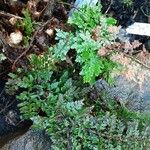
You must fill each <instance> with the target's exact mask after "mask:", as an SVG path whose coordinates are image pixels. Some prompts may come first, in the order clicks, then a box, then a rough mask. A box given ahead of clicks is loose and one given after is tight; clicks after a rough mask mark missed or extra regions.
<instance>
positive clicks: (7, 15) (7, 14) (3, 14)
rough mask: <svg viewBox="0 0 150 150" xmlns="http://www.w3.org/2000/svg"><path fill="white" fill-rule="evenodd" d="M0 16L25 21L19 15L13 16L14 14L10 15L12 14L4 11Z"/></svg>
mask: <svg viewBox="0 0 150 150" xmlns="http://www.w3.org/2000/svg"><path fill="white" fill-rule="evenodd" d="M0 16H6V17H15V18H16V19H23V18H22V17H19V16H17V15H13V14H10V13H6V12H4V11H0Z"/></svg>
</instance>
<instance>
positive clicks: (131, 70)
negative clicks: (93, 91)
mask: <svg viewBox="0 0 150 150" xmlns="http://www.w3.org/2000/svg"><path fill="white" fill-rule="evenodd" d="M112 59H113V60H116V61H117V62H119V63H121V64H122V65H123V68H124V69H122V71H120V72H117V73H116V72H115V73H114V76H115V78H114V82H115V83H114V85H112V86H109V85H108V84H107V83H106V82H105V81H104V80H99V81H98V82H97V83H96V87H97V89H98V90H99V91H104V92H106V93H108V95H110V96H112V97H114V98H117V99H119V100H120V102H121V103H123V104H124V105H126V106H127V107H128V108H129V109H131V110H135V111H140V112H150V69H149V68H146V67H145V65H142V64H140V63H137V62H136V61H134V60H132V59H130V58H127V57H124V56H123V55H122V54H116V55H114V56H113V58H112ZM147 61H148V60H147ZM141 62H142V61H141ZM147 65H148V64H147Z"/></svg>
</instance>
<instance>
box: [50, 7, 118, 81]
mask: <svg viewBox="0 0 150 150" xmlns="http://www.w3.org/2000/svg"><path fill="white" fill-rule="evenodd" d="M68 23H69V24H70V25H71V26H73V27H74V28H75V32H71V31H70V32H65V31H62V30H57V34H56V40H58V43H57V44H56V45H55V46H54V47H51V48H50V50H51V52H52V53H53V57H54V58H55V59H57V60H59V61H64V60H66V59H67V54H68V52H69V51H70V50H71V49H72V50H75V53H76V56H74V57H75V62H76V63H78V64H79V65H80V68H81V69H80V75H82V76H83V80H84V82H85V83H94V82H95V78H96V77H98V76H99V75H102V76H103V77H104V78H105V79H107V81H110V72H111V70H113V68H114V67H116V66H117V65H116V64H115V63H114V62H112V61H111V60H110V59H109V58H103V57H101V58H100V56H98V54H97V53H98V51H99V49H101V48H102V47H104V46H106V45H107V44H111V43H112V42H113V40H114V39H115V37H113V36H112V35H111V34H110V33H109V32H108V27H109V26H111V25H114V24H115V23H116V20H114V19H113V18H106V17H104V16H103V15H102V14H101V10H100V6H95V7H94V8H93V7H88V6H84V7H83V8H81V10H80V11H75V12H74V13H73V15H72V16H71V17H70V18H69V20H68ZM97 26H100V28H99V30H98V35H97V36H98V37H97V39H96V40H94V39H93V38H92V35H93V34H94V33H93V32H94V30H95V29H96V27H97Z"/></svg>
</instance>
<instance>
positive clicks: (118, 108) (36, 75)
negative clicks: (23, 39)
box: [6, 6, 150, 150]
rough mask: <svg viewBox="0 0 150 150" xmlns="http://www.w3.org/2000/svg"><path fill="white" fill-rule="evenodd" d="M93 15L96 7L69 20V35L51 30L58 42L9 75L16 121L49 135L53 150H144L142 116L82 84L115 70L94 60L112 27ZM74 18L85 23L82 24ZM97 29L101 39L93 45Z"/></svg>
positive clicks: (149, 138)
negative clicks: (19, 118) (18, 118)
mask: <svg viewBox="0 0 150 150" xmlns="http://www.w3.org/2000/svg"><path fill="white" fill-rule="evenodd" d="M98 12H99V6H95V7H94V8H91V7H90V8H89V7H88V6H85V7H83V8H81V11H79V12H75V14H74V15H73V16H72V18H70V19H69V23H70V24H71V25H72V26H73V27H74V29H75V31H74V32H73V31H70V32H65V31H62V30H57V34H56V40H58V43H57V44H56V45H55V46H54V47H51V48H50V49H49V51H47V52H46V53H44V54H43V55H39V56H37V55H31V56H30V57H29V61H30V66H29V68H28V69H27V70H24V69H18V70H17V72H16V73H15V74H14V73H10V74H9V76H10V79H9V80H8V82H7V85H6V86H7V90H8V91H9V93H13V94H14V93H15V92H16V91H17V90H19V89H21V92H20V94H18V96H17V99H18V100H20V104H19V108H20V112H21V114H22V117H23V118H25V119H31V120H32V121H33V127H34V128H37V129H44V130H46V131H47V132H48V133H49V134H50V136H51V139H52V147H51V148H52V149H53V150H68V149H69V150H105V149H106V150H127V149H130V150H138V149H139V150H143V149H144V150H149V149H150V135H149V133H150V132H149V121H150V119H148V123H147V121H145V120H143V118H142V115H141V116H140V115H138V114H136V113H133V112H131V111H129V110H128V109H126V108H125V107H123V106H122V105H121V104H120V103H118V102H117V101H115V100H113V99H110V98H109V99H107V98H106V97H105V95H103V94H102V93H98V92H97V91H96V89H95V87H94V85H93V84H92V85H91V86H90V87H89V84H85V83H83V79H84V82H86V83H93V82H94V81H95V78H96V77H98V76H99V74H101V75H102V76H103V77H104V78H105V77H106V76H109V72H110V71H111V70H112V69H113V67H114V66H115V65H114V64H113V62H111V61H110V59H109V58H107V57H106V58H104V57H99V56H98V55H97V52H98V50H99V49H100V48H101V47H102V46H105V45H106V44H110V43H111V42H112V41H113V38H111V37H110V34H109V33H108V31H107V27H108V25H109V24H113V23H114V22H115V21H114V20H113V19H112V18H109V19H106V18H105V17H104V16H103V15H102V14H101V13H100V12H99V13H100V16H99V14H98ZM80 13H81V14H82V16H83V14H84V15H85V16H87V18H86V17H85V18H84V19H83V20H82V16H80V15H81V14H80ZM80 17H81V18H80ZM88 17H89V18H88ZM99 17H100V18H99ZM76 18H77V19H76ZM85 19H87V20H85ZM86 21H87V22H86ZM79 22H80V23H79ZM81 23H83V24H81ZM84 24H85V28H84ZM97 24H99V25H100V26H102V29H101V32H100V35H101V36H100V37H99V38H98V39H97V40H94V39H93V38H92V32H93V31H92V30H93V29H94V28H95V27H96V26H97ZM70 53H71V54H72V58H71V57H70ZM68 62H69V63H68ZM80 75H82V76H83V79H82V76H80ZM92 88H93V89H92ZM51 148H50V149H51Z"/></svg>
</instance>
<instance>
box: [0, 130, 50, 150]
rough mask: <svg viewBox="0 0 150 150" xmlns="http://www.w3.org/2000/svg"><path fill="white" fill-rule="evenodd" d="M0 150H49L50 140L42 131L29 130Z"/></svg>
mask: <svg viewBox="0 0 150 150" xmlns="http://www.w3.org/2000/svg"><path fill="white" fill-rule="evenodd" d="M1 150H51V140H50V137H49V136H48V135H47V134H46V133H45V132H44V131H35V130H29V131H28V132H26V133H25V134H24V135H22V136H20V137H19V138H15V139H13V140H12V141H9V142H8V143H7V144H6V145H4V146H3V147H2V148H1Z"/></svg>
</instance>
